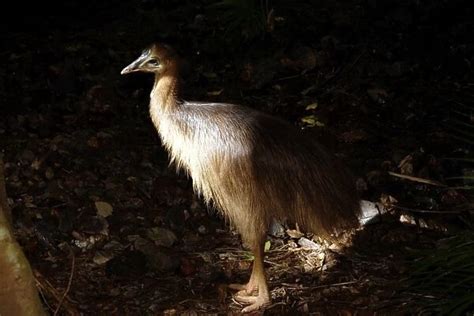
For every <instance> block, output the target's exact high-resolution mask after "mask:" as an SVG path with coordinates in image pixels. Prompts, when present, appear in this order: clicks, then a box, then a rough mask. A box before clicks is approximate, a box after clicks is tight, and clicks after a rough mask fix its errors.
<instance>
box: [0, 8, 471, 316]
mask: <svg viewBox="0 0 474 316" xmlns="http://www.w3.org/2000/svg"><path fill="white" fill-rule="evenodd" d="M1 16H2V18H1V19H0V40H1V43H2V46H1V49H0V86H1V90H0V100H1V109H0V149H1V150H2V152H1V153H2V154H3V159H4V161H5V163H6V175H7V189H8V193H9V197H10V202H11V204H12V206H13V213H14V224H15V227H16V229H17V237H18V239H19V241H20V242H21V244H22V245H23V246H24V248H25V251H26V253H27V256H28V258H29V259H30V261H31V264H32V266H33V268H34V270H35V273H36V276H37V278H38V280H39V282H40V284H43V287H42V292H43V295H44V299H45V300H46V301H47V302H49V304H50V305H51V306H52V308H53V309H54V308H55V306H56V305H57V304H58V302H57V300H56V299H55V298H54V297H55V295H54V294H52V293H54V290H56V291H57V292H58V293H62V292H63V291H64V290H65V289H66V287H67V281H68V279H69V277H70V275H71V271H72V268H71V258H72V257H74V258H75V266H74V274H73V275H74V278H73V283H72V286H71V288H70V289H69V290H68V296H67V300H66V301H65V302H64V303H63V305H62V308H63V309H62V312H63V313H69V314H77V313H78V312H82V313H84V314H95V313H108V314H127V313H128V314H161V313H163V312H164V311H167V312H166V313H170V314H173V313H178V314H179V313H193V312H198V313H204V314H206V313H207V314H209V313H221V314H222V313H227V312H237V311H238V310H239V307H238V306H237V305H236V304H235V303H232V301H231V299H230V295H227V294H226V291H225V290H222V286H221V285H222V284H226V283H229V282H230V281H231V280H235V279H238V280H241V281H244V280H245V279H246V277H247V272H246V269H247V268H248V267H249V265H250V263H249V261H248V259H249V256H248V255H247V254H246V253H245V252H241V250H240V249H241V245H240V241H239V239H238V236H237V235H236V234H234V233H233V232H232V230H230V229H229V228H228V227H227V225H226V224H225V221H224V220H223V219H221V218H220V217H219V216H218V215H216V214H215V212H213V211H212V210H211V211H208V210H207V209H206V208H205V207H204V206H203V205H202V204H201V203H200V202H199V199H198V198H197V197H194V196H193V194H192V190H191V185H190V181H189V180H187V179H186V177H185V176H184V175H182V174H181V175H178V176H177V175H176V174H175V171H174V168H173V167H172V168H168V166H167V155H166V153H165V152H164V151H163V149H162V148H161V146H160V143H159V139H158V136H157V134H156V131H155V130H154V127H153V126H152V123H151V120H150V119H149V116H148V106H147V103H148V95H149V91H150V88H151V83H152V79H153V78H150V76H147V75H140V74H137V75H132V76H126V77H121V76H120V70H121V69H122V68H123V67H125V66H126V65H127V64H129V63H130V62H131V61H133V60H134V59H135V58H136V57H138V55H139V54H140V52H141V50H142V49H143V48H145V47H147V46H148V45H149V44H150V43H152V42H154V41H157V40H158V41H166V42H167V43H170V44H172V45H173V46H174V47H175V48H176V49H177V51H178V52H179V53H180V55H181V56H182V57H183V73H182V75H183V79H184V85H183V97H185V98H186V99H188V100H199V101H206V100H208V101H213V102H232V103H237V104H242V105H246V106H250V107H253V108H255V109H258V110H261V111H265V112H268V113H272V114H274V115H277V116H280V117H282V118H284V119H286V120H288V121H290V122H291V123H293V124H295V125H298V126H300V127H302V128H305V129H306V130H308V131H310V132H312V133H314V134H315V135H316V136H317V137H319V138H320V140H321V142H322V143H323V144H324V145H326V146H327V147H329V149H330V150H332V151H334V152H335V153H336V154H337V155H338V156H339V157H341V159H343V160H344V162H345V163H346V164H347V165H348V166H349V167H350V168H351V170H352V171H353V173H354V174H355V176H356V178H357V183H358V187H359V189H360V191H361V196H362V198H364V199H367V200H370V201H373V202H382V203H384V204H385V205H390V209H391V212H390V215H389V216H387V217H388V218H387V219H385V220H384V221H382V223H379V224H377V225H374V226H371V227H368V228H365V229H364V230H363V231H362V232H360V233H359V234H358V235H357V236H358V237H356V239H355V243H354V246H352V247H349V248H348V249H346V251H333V250H329V249H319V250H318V251H316V250H313V251H312V252H307V250H302V249H301V246H300V245H298V242H299V241H300V239H299V238H300V236H299V237H295V236H291V235H288V234H286V233H285V229H286V228H292V227H284V226H278V225H277V226H276V227H273V228H272V232H271V233H272V236H270V237H269V241H270V244H271V249H272V250H273V252H270V253H269V255H268V257H269V258H268V262H267V263H268V267H267V269H270V272H269V274H270V275H271V277H270V286H271V288H272V289H273V292H272V295H273V298H274V302H276V303H277V305H276V306H274V307H273V308H271V309H270V310H269V313H273V314H285V313H293V312H294V311H299V312H302V313H303V312H307V311H310V312H317V311H319V312H321V313H323V314H324V313H326V314H334V313H335V312H342V313H344V312H346V313H348V314H352V313H355V312H356V311H359V312H361V311H365V312H367V313H369V314H370V313H373V312H375V311H379V312H382V313H389V314H391V313H392V312H393V311H394V310H398V309H399V308H402V307H403V309H404V311H407V312H419V311H424V310H428V311H432V310H431V309H430V308H433V310H435V311H436V312H439V311H440V310H443V308H444V310H445V311H446V310H448V311H449V310H450V309H452V310H456V308H458V307H459V306H460V305H461V307H462V306H464V307H463V308H461V309H460V311H461V312H462V311H465V310H468V309H469V308H471V307H472V300H471V301H461V303H459V302H457V303H456V302H454V303H453V297H454V296H456V297H458V298H459V297H461V298H462V297H464V296H463V295H464V294H465V293H472V286H470V287H469V286H468V287H467V290H466V287H461V288H460V289H459V292H456V291H457V290H458V288H456V287H455V289H454V290H450V291H449V293H448V292H446V291H443V290H444V289H446V288H448V287H447V286H446V284H451V285H452V284H456V283H457V282H458V281H459V280H461V281H462V280H466V279H467V277H466V276H462V277H459V276H457V275H449V274H448V277H447V278H445V279H442V281H443V282H445V283H441V284H439V283H437V284H435V285H433V284H430V285H429V286H427V287H426V288H422V289H419V288H411V287H410V286H413V284H411V283H409V282H408V284H402V283H400V282H399V280H400V279H403V278H408V279H410V278H411V279H412V280H417V282H413V283H419V284H421V283H423V282H424V281H426V280H425V279H423V278H426V275H427V274H426V273H425V274H423V276H420V275H417V274H415V275H413V274H412V272H413V271H415V270H416V267H413V266H411V262H412V261H413V260H412V258H413V257H412V256H413V253H411V252H410V251H408V250H409V249H416V250H417V252H416V255H415V256H414V257H416V258H418V259H419V258H424V252H423V251H425V250H426V249H431V250H433V249H438V248H439V249H443V247H441V246H439V243H440V240H441V241H443V240H445V238H447V237H453V236H454V237H456V238H458V237H459V236H463V237H462V238H461V240H462V241H465V239H463V238H467V240H472V235H469V234H468V232H469V231H470V230H471V229H472V210H471V207H470V203H469V202H470V201H471V190H472V188H471V186H472V173H473V171H472V170H473V169H472V154H471V153H472V144H473V142H474V137H473V135H474V134H473V133H474V129H473V125H472V106H473V102H472V101H473V97H474V86H473V84H474V80H473V68H472V63H473V62H474V37H473V31H474V21H473V18H472V17H473V16H474V12H473V8H472V5H471V1H461V0H456V1H441V0H437V1H420V0H406V1H390V0H386V1H382V0H350V1H322V0H321V1H291V2H290V1H276V0H275V1H232V0H229V1H223V2H219V1H210V0H209V1H204V0H203V1H188V2H183V1H172V0H170V1H165V0H162V1H158V0H156V1H153V0H148V1H145V0H142V1H118V0H116V1H107V2H99V1H73V0H67V1H57V2H53V1H47V2H33V3H26V2H21V1H17V2H14V3H9V7H8V9H7V8H6V7H4V9H3V10H2V13H1ZM308 106H309V107H308ZM388 172H392V173H395V174H398V175H405V176H411V177H413V178H415V179H414V181H413V179H412V181H408V180H406V179H403V178H401V177H399V176H393V175H392V176H391V175H389V174H388ZM419 179H429V180H431V181H432V182H435V183H436V184H441V185H442V186H439V185H430V184H426V183H423V182H420V181H419ZM96 202H105V203H107V205H109V206H110V207H111V208H112V213H111V214H109V215H108V216H104V213H103V212H104V210H103V207H101V206H98V204H97V203H96ZM99 205H100V204H99ZM401 215H403V216H405V220H404V224H401V223H400V221H399V218H400V216H401ZM464 234H468V235H464ZM465 236H468V237H465ZM459 243H460V244H462V242H461V241H459ZM453 247H454V246H453ZM433 251H434V250H433ZM71 253H72V254H73V255H71ZM315 253H316V254H315ZM287 254H290V255H287ZM464 254H465V253H464ZM438 255H439V256H446V254H438ZM471 255H472V254H471ZM318 256H319V257H318ZM322 257H324V258H325V259H324V260H320V258H322ZM318 258H319V259H318ZM466 258H470V257H467V256H466ZM466 258H465V260H467V261H468V260H469V259H466ZM276 263H279V264H276ZM460 266H462V267H464V266H463V265H461V264H460V265H455V267H460ZM311 267H312V268H311ZM423 267H424V266H421V268H423ZM455 267H452V266H449V270H450V271H453V270H455ZM418 268H420V267H418ZM438 268H439V269H441V270H437V269H438ZM444 268H446V267H445V266H444V267H443V266H442V267H435V268H433V267H431V268H430V269H429V271H431V272H430V273H433V271H435V273H436V275H440V274H443V272H439V271H443V269H444ZM446 269H448V268H446ZM468 269H471V270H468V273H472V268H471V267H469V268H468ZM464 272H465V271H464ZM464 272H463V273H464ZM428 275H431V274H429V273H428ZM471 275H472V274H471ZM417 278H418V279H417ZM428 278H430V277H428ZM420 280H421V281H420ZM423 280H424V281H423ZM422 281H423V282H422ZM345 282H348V283H347V284H346V285H343V286H340V285H338V284H345ZM47 283H49V284H50V285H51V287H52V289H51V288H48V287H46V286H44V284H47ZM331 284H332V285H334V284H335V286H331ZM427 284H429V282H428V283H427ZM407 288H408V289H409V290H408V291H407V290H406V289H407ZM466 291H467V292H466ZM469 291H471V292H469ZM414 293H415V294H414ZM419 293H422V294H423V295H422V294H419ZM425 294H426V295H425ZM418 295H422V297H423V299H420V296H418ZM466 302H467V303H466ZM462 303H464V304H465V305H462ZM433 306H434V307H433ZM470 306H471V307H470Z"/></svg>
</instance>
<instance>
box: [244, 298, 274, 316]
mask: <svg viewBox="0 0 474 316" xmlns="http://www.w3.org/2000/svg"><path fill="white" fill-rule="evenodd" d="M248 298H252V299H254V301H253V302H249V303H253V304H252V305H249V306H247V307H245V308H243V309H242V313H250V312H255V311H258V310H263V309H265V307H267V306H268V305H270V298H269V297H265V296H260V295H259V296H257V297H255V296H249V297H248Z"/></svg>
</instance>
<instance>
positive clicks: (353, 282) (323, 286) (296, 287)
mask: <svg viewBox="0 0 474 316" xmlns="http://www.w3.org/2000/svg"><path fill="white" fill-rule="evenodd" d="M358 282H359V280H356V281H349V282H341V283H333V284H325V285H318V286H294V285H292V284H289V283H281V285H283V286H285V287H286V288H288V289H296V290H315V289H323V288H327V287H333V286H334V287H336V286H344V285H351V284H355V283H358Z"/></svg>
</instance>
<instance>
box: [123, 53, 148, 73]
mask: <svg viewBox="0 0 474 316" xmlns="http://www.w3.org/2000/svg"><path fill="white" fill-rule="evenodd" d="M147 58H148V56H147V55H144V54H142V55H141V56H140V57H138V59H137V60H135V61H134V62H132V63H131V64H130V65H128V66H127V67H125V68H123V69H122V71H121V72H120V74H121V75H125V74H129V73H131V72H136V71H140V70H141V67H142V66H143V65H144V64H145V62H146V60H147Z"/></svg>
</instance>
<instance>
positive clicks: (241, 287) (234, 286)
mask: <svg viewBox="0 0 474 316" xmlns="http://www.w3.org/2000/svg"><path fill="white" fill-rule="evenodd" d="M246 288H247V284H238V283H232V284H229V289H231V290H236V291H242V290H245V289H246Z"/></svg>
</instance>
